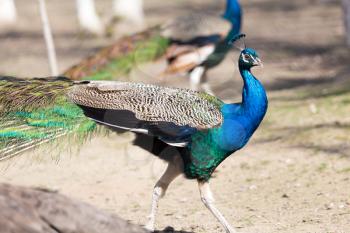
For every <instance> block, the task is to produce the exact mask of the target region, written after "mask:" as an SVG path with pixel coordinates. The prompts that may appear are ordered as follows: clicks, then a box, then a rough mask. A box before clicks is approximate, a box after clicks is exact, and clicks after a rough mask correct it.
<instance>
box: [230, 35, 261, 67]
mask: <svg viewBox="0 0 350 233" xmlns="http://www.w3.org/2000/svg"><path fill="white" fill-rule="evenodd" d="M244 38H245V34H239V35H236V36H234V37H233V38H232V39H231V40H230V41H229V44H230V45H233V46H234V47H236V48H237V49H239V50H240V51H241V53H240V55H239V60H238V64H239V67H240V68H244V69H250V68H252V67H253V66H263V64H262V62H261V60H260V58H259V55H258V53H257V52H256V51H255V50H254V49H252V48H247V46H246V44H245V42H244ZM239 42H242V43H243V46H238V45H237V43H239Z"/></svg>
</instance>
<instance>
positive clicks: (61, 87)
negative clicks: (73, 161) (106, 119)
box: [0, 77, 96, 161]
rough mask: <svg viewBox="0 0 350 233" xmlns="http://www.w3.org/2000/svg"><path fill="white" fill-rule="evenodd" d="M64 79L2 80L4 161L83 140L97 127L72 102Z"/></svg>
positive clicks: (1, 157) (0, 143)
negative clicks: (56, 144)
mask: <svg viewBox="0 0 350 233" xmlns="http://www.w3.org/2000/svg"><path fill="white" fill-rule="evenodd" d="M72 85H73V82H72V81H70V80H69V79H67V78H64V77H54V78H49V79H38V78H35V79H30V80H23V79H18V78H13V77H0V116H1V118H0V161H2V160H5V159H9V158H12V157H14V156H16V155H19V154H22V153H23V152H25V151H28V150H30V149H33V148H37V147H39V146H41V145H43V144H46V143H49V142H59V141H62V139H63V138H69V140H71V139H76V140H79V141H81V140H83V139H85V138H87V136H88V135H89V134H90V133H92V132H94V131H95V129H96V124H95V123H94V122H93V121H91V120H89V119H88V118H86V117H85V116H84V114H83V112H82V110H81V109H80V108H79V107H78V106H76V105H75V104H73V103H71V102H69V101H68V100H67V98H66V93H67V91H68V90H69V89H70V87H71V86H72Z"/></svg>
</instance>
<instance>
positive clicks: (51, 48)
mask: <svg viewBox="0 0 350 233" xmlns="http://www.w3.org/2000/svg"><path fill="white" fill-rule="evenodd" d="M38 1H39V7H40V16H41V21H42V24H43V31H44V37H45V42H46V48H47V55H48V57H49V64H50V70H51V75H52V76H57V75H58V66H57V58H56V50H55V44H54V42H53V38H52V32H51V28H50V23H49V18H48V16H47V10H46V4H45V0H38Z"/></svg>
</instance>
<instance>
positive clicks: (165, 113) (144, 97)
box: [68, 81, 223, 129]
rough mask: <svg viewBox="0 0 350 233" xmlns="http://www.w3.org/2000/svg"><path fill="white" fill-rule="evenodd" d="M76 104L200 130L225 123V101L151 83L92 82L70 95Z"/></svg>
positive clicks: (73, 88)
mask: <svg viewBox="0 0 350 233" xmlns="http://www.w3.org/2000/svg"><path fill="white" fill-rule="evenodd" d="M68 97H69V98H70V99H71V101H73V102H74V103H76V104H78V105H80V106H85V107H90V108H95V109H104V110H126V111H130V112H132V113H133V114H134V115H135V117H136V118H137V119H139V120H141V121H144V122H145V121H146V122H170V123H173V124H175V125H177V126H189V127H192V128H197V129H208V128H213V127H218V126H220V125H221V123H222V114H221V111H220V110H221V106H222V104H223V103H222V102H221V101H220V100H219V99H217V98H216V97H214V96H210V95H208V94H206V93H202V92H195V91H191V90H186V89H179V88H168V87H159V86H155V85H149V84H141V83H128V82H117V81H92V82H82V83H80V84H79V83H78V84H76V85H74V86H73V87H72V88H71V90H70V91H69V92H68Z"/></svg>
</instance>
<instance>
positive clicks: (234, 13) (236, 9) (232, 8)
mask: <svg viewBox="0 0 350 233" xmlns="http://www.w3.org/2000/svg"><path fill="white" fill-rule="evenodd" d="M223 18H224V19H226V20H228V21H230V23H231V24H232V27H231V31H230V32H229V35H228V36H230V37H227V38H228V39H229V40H230V39H232V37H233V36H235V35H237V34H238V33H239V32H240V30H241V23H242V10H241V6H240V4H239V2H238V0H227V1H226V10H225V13H224V15H223Z"/></svg>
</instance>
